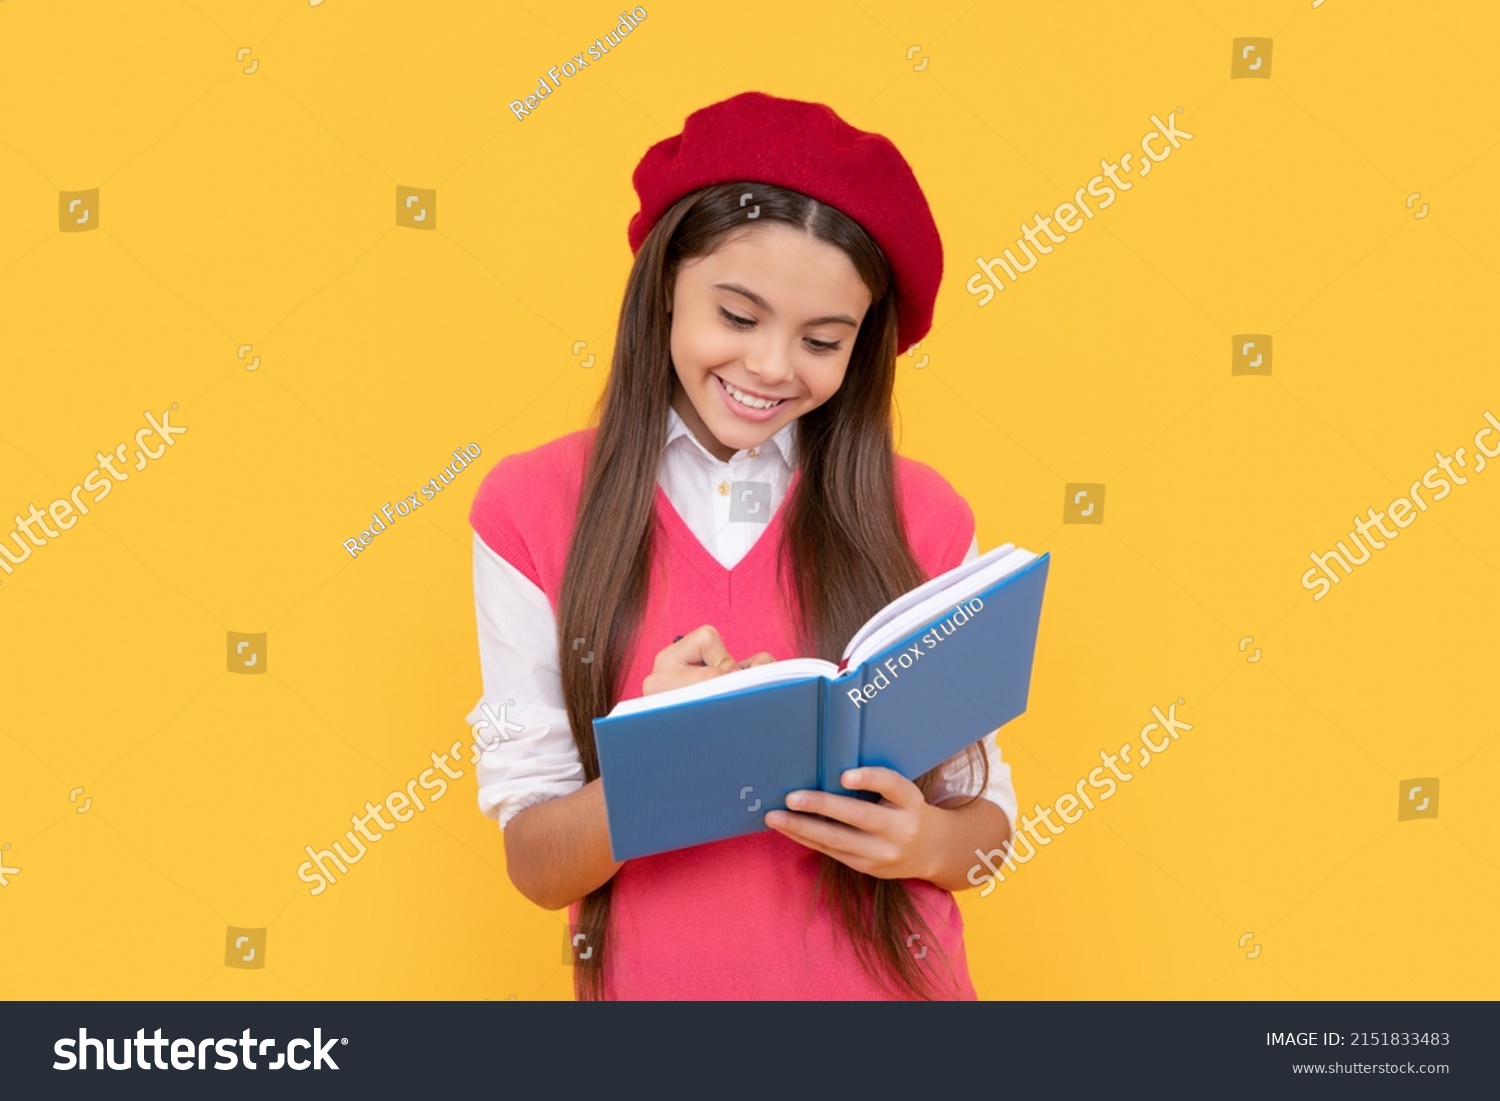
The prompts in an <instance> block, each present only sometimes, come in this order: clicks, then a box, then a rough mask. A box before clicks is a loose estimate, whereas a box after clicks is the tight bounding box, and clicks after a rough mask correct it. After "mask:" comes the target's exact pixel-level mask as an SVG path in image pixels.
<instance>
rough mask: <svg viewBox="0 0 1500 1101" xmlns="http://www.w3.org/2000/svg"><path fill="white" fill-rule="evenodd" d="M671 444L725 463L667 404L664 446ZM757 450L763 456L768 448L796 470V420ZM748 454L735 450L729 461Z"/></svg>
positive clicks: (745, 456) (747, 452)
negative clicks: (665, 441) (700, 441)
mask: <svg viewBox="0 0 1500 1101" xmlns="http://www.w3.org/2000/svg"><path fill="white" fill-rule="evenodd" d="M679 439H686V440H687V441H688V442H687V443H686V444H680V443H678V442H677V441H678V440H679ZM673 446H676V447H689V448H691V449H693V450H696V451H697V453H698V454H699V455H701V456H702V457H703V458H704V459H706V460H707V461H708V462H711V463H715V464H717V465H720V466H723V465H725V464H724V462H723V460H721V459H720V458H719V457H718V456H716V455H713V454H711V453H710V452H709V450H708V448H706V447H704V446H703V445H702V444H701V443H699V442H698V437H697V436H695V435H693V432H692V429H690V428H688V426H687V422H686V421H684V420H683V419H682V417H681V416H679V415H678V413H677V410H676V409H673V408H672V407H671V406H668V407H667V443H666V447H673ZM666 447H664V448H663V449H662V450H663V451H665V450H666ZM759 450H760V453H761V455H762V456H764V455H765V454H766V453H767V451H768V450H771V451H773V452H774V453H775V454H778V455H779V456H780V457H781V459H782V461H783V462H785V463H786V465H787V466H788V467H789V468H790V469H792V470H796V469H797V422H796V421H795V420H793V421H791V422H790V423H789V424H787V425H786V427H785V428H783V429H781V431H779V432H777V433H776V434H775V435H774V436H772V437H771V438H770V439H769V440H767V441H766V442H765V443H763V444H761V445H760V448H759ZM749 455H750V452H749V451H736V452H735V453H734V454H733V455H732V456H730V459H729V461H730V462H740V461H742V460H744V459H747V458H748V457H749Z"/></svg>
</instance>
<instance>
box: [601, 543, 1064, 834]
mask: <svg viewBox="0 0 1500 1101" xmlns="http://www.w3.org/2000/svg"><path fill="white" fill-rule="evenodd" d="M1050 560H1051V556H1050V554H1043V555H1041V556H1040V557H1038V556H1037V555H1036V554H1033V553H1032V552H1030V551H1027V550H1021V549H1017V548H1015V547H1014V546H1012V545H1011V544H1009V543H1007V544H1005V545H1004V546H1001V547H997V548H995V549H994V550H992V551H990V552H989V553H987V554H984V555H981V556H980V557H978V558H976V559H974V561H972V562H969V563H966V564H965V565H962V566H958V567H956V568H955V569H953V570H950V571H948V572H947V573H945V574H941V575H940V576H938V577H935V578H933V579H932V580H931V581H928V582H927V583H926V584H924V585H921V586H919V587H918V588H916V589H913V590H912V591H911V592H909V593H907V594H906V595H905V596H902V597H900V598H898V599H897V600H895V601H893V602H891V603H890V604H888V605H887V606H886V607H885V608H884V609H882V610H881V611H880V612H879V613H878V614H877V615H875V616H874V617H872V618H871V619H870V621H869V622H868V623H866V624H865V626H864V627H862V628H861V629H860V631H859V632H858V633H857V634H856V635H855V636H854V638H852V639H851V640H850V641H849V645H848V647H847V648H846V649H845V651H844V660H843V662H842V663H841V664H839V665H834V664H833V663H831V662H827V661H822V660H820V659H817V658H792V659H789V660H786V661H778V662H772V663H770V664H768V665H760V666H756V667H754V668H751V669H743V670H736V671H735V672H733V673H726V674H724V675H723V676H719V677H713V678H711V679H709V680H707V681H705V682H703V683H701V684H695V685H690V686H688V687H685V688H678V689H674V690H672V691H670V692H660V693H656V694H654V695H650V696H642V697H640V698H638V699H633V700H624V701H622V702H621V703H620V704H618V705H617V706H616V707H615V708H614V709H613V710H612V711H611V712H610V713H609V714H608V715H606V716H604V717H602V718H598V719H595V720H594V740H595V744H596V745H597V746H598V751H599V771H600V776H601V778H602V780H603V783H604V802H605V806H606V809H607V812H608V818H609V839H610V848H611V851H612V853H613V856H614V859H615V860H629V859H632V858H634V857H638V856H651V855H653V854H655V853H661V852H668V851H670V850H673V849H681V848H685V847H687V846H689V845H700V844H703V843H704V842H708V841H720V840H723V839H725V838H728V837H738V836H740V835H742V834H748V833H755V832H757V831H760V830H764V829H769V827H768V826H767V825H766V824H765V815H766V812H767V811H771V810H779V809H785V807H786V797H787V795H788V794H789V793H790V792H792V791H796V790H799V789H819V790H822V791H828V792H834V793H837V794H840V795H856V796H858V797H860V798H867V799H873V800H878V799H879V796H878V795H876V794H875V793H873V792H855V791H850V790H848V789H847V788H845V787H844V786H843V785H842V784H840V783H839V777H840V775H842V773H843V772H844V770H846V769H850V768H854V767H856V766H858V765H881V766H884V767H885V768H890V769H894V770H895V771H897V772H899V773H901V774H902V775H903V776H905V777H907V778H908V779H915V778H916V777H918V776H920V775H921V774H922V773H924V772H926V771H927V770H929V769H931V768H933V767H935V766H937V765H938V764H941V763H942V762H943V761H946V760H947V759H948V758H950V757H952V756H954V755H955V754H957V753H958V752H959V751H961V750H962V749H963V748H964V747H965V746H967V745H970V744H972V743H974V742H977V741H978V740H979V739H980V738H982V737H984V736H985V735H986V734H988V733H990V731H992V730H995V729H997V728H998V727H1001V726H1004V725H1005V724H1006V723H1008V722H1009V721H1010V720H1011V719H1013V718H1015V717H1016V716H1017V715H1019V714H1021V713H1022V712H1023V711H1025V710H1026V701H1027V696H1028V693H1029V691H1030V687H1031V666H1032V659H1033V657H1034V656H1035V653H1036V636H1037V628H1038V625H1039V623H1040V619H1041V609H1042V592H1043V589H1044V588H1045V586H1046V582H1047V568H1048V565H1049V563H1050Z"/></svg>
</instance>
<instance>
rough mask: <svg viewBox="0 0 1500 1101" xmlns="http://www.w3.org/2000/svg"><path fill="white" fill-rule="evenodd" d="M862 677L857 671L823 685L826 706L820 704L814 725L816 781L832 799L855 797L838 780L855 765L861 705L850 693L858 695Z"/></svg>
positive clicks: (860, 670)
mask: <svg viewBox="0 0 1500 1101" xmlns="http://www.w3.org/2000/svg"><path fill="white" fill-rule="evenodd" d="M864 676H865V674H864V669H863V668H861V669H856V670H854V671H853V672H852V673H849V674H847V675H845V676H842V677H839V678H837V679H836V680H832V681H827V682H825V683H826V685H827V687H826V688H825V689H824V693H823V698H824V699H826V703H824V704H823V707H822V712H823V713H822V714H821V715H820V716H819V720H820V721H819V724H818V729H819V730H820V732H821V733H820V737H821V740H822V745H821V746H820V748H819V753H818V779H819V786H820V787H821V788H822V790H824V791H829V792H833V793H834V794H835V795H855V794H858V793H856V792H853V791H850V790H849V789H848V788H846V787H844V785H843V784H841V783H839V777H840V776H841V775H843V773H844V771H845V770H846V769H851V768H856V767H858V765H859V743H860V728H861V726H862V722H861V719H860V713H859V709H860V707H861V706H862V705H861V704H856V703H855V702H854V700H853V698H852V697H851V696H850V693H851V692H852V693H854V695H856V696H857V695H859V694H860V692H859V690H860V689H861V688H863V687H864Z"/></svg>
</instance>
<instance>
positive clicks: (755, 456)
mask: <svg viewBox="0 0 1500 1101" xmlns="http://www.w3.org/2000/svg"><path fill="white" fill-rule="evenodd" d="M750 457H751V458H752V459H758V458H760V448H758V447H752V448H751V449H750Z"/></svg>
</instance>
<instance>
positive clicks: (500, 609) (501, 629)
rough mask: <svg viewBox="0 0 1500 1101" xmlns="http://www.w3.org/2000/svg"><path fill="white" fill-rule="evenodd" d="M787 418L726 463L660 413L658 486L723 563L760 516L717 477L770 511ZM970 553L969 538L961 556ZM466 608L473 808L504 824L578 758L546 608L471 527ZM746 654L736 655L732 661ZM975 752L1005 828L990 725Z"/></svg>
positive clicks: (552, 794)
mask: <svg viewBox="0 0 1500 1101" xmlns="http://www.w3.org/2000/svg"><path fill="white" fill-rule="evenodd" d="M796 424H797V422H796V421H793V422H792V423H791V424H788V425H787V426H786V427H785V428H783V429H782V430H781V431H780V432H777V433H776V434H775V435H774V436H772V437H771V438H770V439H769V440H767V441H766V442H765V443H763V444H761V445H760V447H758V448H752V449H750V450H748V451H737V452H735V453H734V455H733V456H731V457H730V459H729V461H728V462H724V461H722V460H720V459H718V458H716V457H715V456H713V455H711V454H710V453H709V452H708V450H707V449H706V448H704V446H703V445H702V444H701V443H699V442H698V440H697V438H696V437H695V436H694V435H693V434H692V432H691V430H689V429H688V427H687V425H686V424H685V423H684V422H683V420H682V418H681V417H680V416H678V415H677V411H676V410H669V428H668V432H667V443H666V447H665V448H664V449H663V451H662V461H661V474H660V481H661V486H662V489H663V491H664V492H665V493H666V495H667V499H668V500H669V501H671V502H672V506H673V507H674V508H676V509H677V511H678V513H679V514H680V515H681V516H682V519H683V520H684V521H685V522H686V524H687V526H688V528H689V530H691V531H692V533H693V534H694V535H695V536H696V537H697V538H698V541H699V542H700V543H702V544H703V546H704V548H705V549H706V550H708V551H709V553H711V554H712V555H713V556H714V558H716V559H717V560H718V561H719V563H720V564H721V565H723V566H724V568H725V569H729V568H732V567H733V566H734V564H735V563H737V562H738V561H739V560H740V559H741V558H743V557H744V556H745V554H746V553H747V552H748V551H749V550H750V548H751V547H753V546H754V545H755V541H756V540H757V539H758V538H760V536H761V535H763V534H764V533H765V530H766V527H767V524H766V523H765V522H759V521H758V520H730V518H729V517H730V508H731V495H730V494H729V493H728V492H725V491H722V490H721V489H720V488H719V487H720V485H721V483H731V484H732V483H734V482H762V483H768V484H769V485H770V487H771V488H770V492H769V511H768V513H767V519H769V517H770V516H774V515H775V513H776V510H777V509H778V508H780V507H781V504H782V502H783V501H784V500H785V498H786V493H787V489H788V488H789V486H790V484H791V480H792V473H793V471H794V470H796V466H797V462H796V460H797V450H796V448H797V444H796V431H795V429H796ZM978 555H979V541H978V538H977V537H976V538H975V540H974V542H973V543H972V544H971V545H970V547H969V552H968V554H967V555H966V556H965V557H964V561H966V562H967V561H970V560H972V559H974V558H976V557H978ZM474 605H475V619H476V621H477V624H478V629H479V664H480V671H481V673H482V675H483V678H484V694H483V696H482V697H481V698H480V701H479V703H478V704H476V705H475V707H474V709H473V710H472V711H471V712H469V715H468V718H467V721H468V722H469V724H470V726H471V727H472V726H473V725H474V724H476V723H478V722H480V721H481V720H483V719H488V720H489V721H490V725H489V726H488V727H487V728H484V729H481V730H479V731H478V732H477V733H476V740H477V745H475V746H474V747H472V748H471V757H470V760H471V761H472V762H474V763H475V765H476V768H475V775H476V778H477V780H478V783H479V809H480V811H481V812H482V813H484V814H485V815H487V816H488V817H490V818H494V819H496V820H497V821H498V822H499V823H500V828H501V829H504V828H505V827H506V826H507V825H508V824H509V822H510V820H511V819H512V818H514V817H515V816H516V815H517V814H519V813H520V812H521V811H522V810H524V809H526V808H527V807H529V806H532V805H533V804H536V803H541V802H545V801H546V800H548V799H556V798H557V797H559V796H562V795H568V794H570V793H571V792H574V791H577V790H578V789H579V788H581V787H582V786H583V783H584V779H583V764H582V762H581V761H580V760H579V757H578V748H577V747H576V746H575V745H574V744H573V734H572V729H571V727H570V726H569V725H568V712H567V707H566V706H565V704H564V702H563V691H562V674H561V671H560V670H559V669H558V665H557V650H556V647H555V645H554V644H553V640H554V639H555V638H556V637H557V635H556V620H555V618H554V616H553V612H552V606H551V604H550V603H548V601H547V597H546V594H545V593H543V592H542V590H541V589H540V588H538V587H537V586H536V584H535V583H533V582H532V581H531V579H530V578H528V577H527V576H526V575H525V574H523V573H521V572H520V571H519V570H517V569H516V568H515V567H514V566H512V565H511V564H510V563H509V562H507V561H506V560H505V559H503V558H501V557H500V556H499V555H498V554H496V553H495V552H494V551H493V550H491V549H490V548H489V546H487V545H486V544H485V542H484V540H482V539H481V538H480V537H479V536H478V534H477V533H476V534H475V536H474ZM749 656H750V655H748V654H736V655H735V658H736V659H743V658H746V657H749ZM501 721H504V722H505V723H506V724H507V725H506V726H505V729H506V731H507V732H508V735H509V736H508V737H507V738H501V737H500V735H499V730H500V722H501ZM485 747H488V748H485ZM984 748H985V751H986V753H987V754H988V756H989V765H990V779H989V786H988V787H987V788H985V790H984V793H983V794H984V797H985V798H986V799H988V800H990V801H991V802H992V803H995V804H996V805H998V806H999V807H1000V808H1001V809H1002V810H1004V811H1005V814H1006V817H1007V818H1008V819H1009V820H1010V822H1011V824H1012V827H1014V824H1015V821H1016V794H1015V790H1014V788H1013V787H1012V786H1011V779H1010V765H1008V764H1006V763H1005V762H1004V761H1002V760H1001V757H1000V748H999V746H998V745H997V744H996V741H995V733H994V732H993V731H992V732H991V733H989V734H987V735H985V737H984ZM475 753H477V755H478V756H477V760H476V758H475V757H474V756H473V754H475ZM965 757H966V754H964V753H960V754H959V755H958V756H956V757H954V758H952V759H951V760H950V761H948V762H947V763H946V764H945V765H944V766H943V771H942V773H941V774H940V780H939V783H938V784H937V785H936V786H935V787H934V788H933V791H932V794H931V795H929V796H928V801H929V802H931V803H933V804H934V805H936V804H937V803H940V802H942V801H944V800H947V799H954V798H962V797H965V796H968V795H972V794H973V793H975V792H976V791H978V790H979V779H980V774H979V773H977V772H972V773H971V770H970V769H969V768H968V767H966V764H965Z"/></svg>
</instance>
